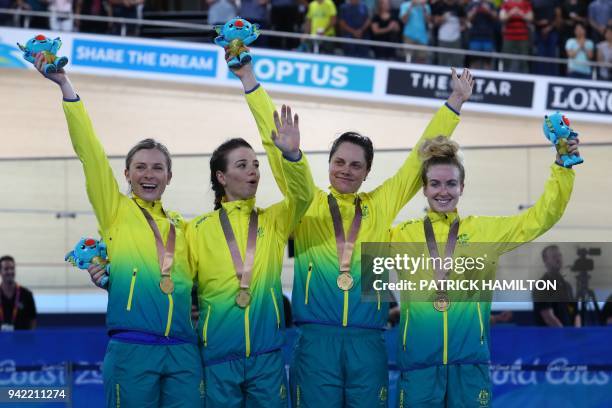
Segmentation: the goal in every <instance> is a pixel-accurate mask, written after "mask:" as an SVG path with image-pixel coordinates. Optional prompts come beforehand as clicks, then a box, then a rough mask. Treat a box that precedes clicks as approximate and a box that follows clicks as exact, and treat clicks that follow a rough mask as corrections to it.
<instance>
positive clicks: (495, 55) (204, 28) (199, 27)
mask: <svg viewBox="0 0 612 408" xmlns="http://www.w3.org/2000/svg"><path fill="white" fill-rule="evenodd" d="M0 14H11V15H14V16H24V17H50V16H52V15H61V13H51V12H44V11H31V10H20V9H3V8H0ZM64 15H65V16H67V17H72V18H74V19H75V20H84V21H98V22H108V23H113V24H120V25H121V29H120V34H119V35H121V36H125V35H126V33H127V29H126V27H127V26H128V25H137V26H139V27H142V26H152V27H167V28H181V29H189V30H194V31H201V32H202V33H205V34H211V32H213V26H211V25H209V24H194V23H179V22H173V21H157V20H147V19H138V18H137V19H131V18H122V17H102V16H92V15H85V14H64ZM26 28H28V27H26ZM261 33H262V34H264V35H266V36H269V37H280V38H293V39H298V40H300V41H310V42H312V43H313V52H314V53H316V54H318V53H319V52H320V48H321V47H320V44H321V43H324V42H331V43H340V44H353V45H363V46H369V47H381V48H393V49H396V50H408V51H426V52H430V53H435V54H441V53H444V54H459V55H464V56H472V57H481V58H491V59H495V60H498V61H503V60H515V61H528V62H542V63H551V64H567V63H568V62H569V61H570V60H568V59H565V58H551V57H540V56H535V55H519V54H508V53H503V52H484V51H472V50H466V49H457V48H446V47H438V46H431V45H415V44H402V43H391V42H384V41H373V40H357V39H353V38H342V37H329V36H321V35H311V34H304V33H291V32H284V31H272V30H261ZM502 64H503V62H502ZM581 64H584V65H590V66H592V67H600V68H612V63H606V62H596V61H585V62H581ZM594 71H596V70H594Z"/></svg>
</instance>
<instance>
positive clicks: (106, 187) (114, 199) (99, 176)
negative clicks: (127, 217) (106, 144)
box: [63, 100, 121, 231]
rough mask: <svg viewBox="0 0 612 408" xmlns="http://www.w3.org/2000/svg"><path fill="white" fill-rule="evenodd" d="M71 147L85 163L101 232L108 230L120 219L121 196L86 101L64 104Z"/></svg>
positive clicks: (87, 179)
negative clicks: (118, 211) (118, 216)
mask: <svg viewBox="0 0 612 408" xmlns="http://www.w3.org/2000/svg"><path fill="white" fill-rule="evenodd" d="M63 107H64V113H65V115H66V121H67V122H68V131H69V132H70V140H71V141H72V147H73V148H74V151H75V152H76V154H77V156H78V157H79V160H80V161H81V163H82V164H83V170H84V172H85V181H86V184H87V196H88V197H89V201H90V202H91V205H92V206H93V209H94V212H95V214H96V217H97V219H98V224H99V226H100V229H101V230H102V231H105V230H106V229H107V228H109V227H110V226H111V225H112V223H113V222H114V220H115V217H116V216H117V210H118V208H119V200H120V197H121V193H120V192H119V187H118V185H117V180H115V176H114V174H113V170H112V169H111V167H110V163H109V161H108V158H107V157H106V153H104V148H103V147H102V144H101V143H100V140H98V138H97V136H96V133H95V131H94V129H93V126H92V124H91V120H90V119H89V115H88V114H87V111H86V110H85V106H84V105H83V102H81V101H80V100H79V101H76V102H67V101H64V102H63Z"/></svg>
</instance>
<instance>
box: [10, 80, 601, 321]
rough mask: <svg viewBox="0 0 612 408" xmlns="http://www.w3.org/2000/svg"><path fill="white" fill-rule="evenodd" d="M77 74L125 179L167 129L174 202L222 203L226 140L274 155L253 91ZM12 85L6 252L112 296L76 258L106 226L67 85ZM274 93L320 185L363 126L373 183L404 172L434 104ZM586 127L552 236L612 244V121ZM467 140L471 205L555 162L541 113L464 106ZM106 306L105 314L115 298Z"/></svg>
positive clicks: (41, 271) (417, 213)
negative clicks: (212, 163)
mask: <svg viewBox="0 0 612 408" xmlns="http://www.w3.org/2000/svg"><path fill="white" fill-rule="evenodd" d="M71 79H72V81H73V83H74V85H75V88H76V89H77V91H78V93H79V94H80V96H81V97H82V99H83V101H84V102H85V104H86V106H87V108H88V111H89V113H90V115H91V117H92V120H93V123H94V127H95V129H96V131H97V133H98V136H99V137H100V139H101V140H102V143H103V145H104V147H105V149H106V151H107V153H108V154H109V155H112V156H116V158H115V159H113V160H111V164H112V166H113V169H114V170H115V172H116V175H117V178H118V180H119V185H120V188H121V189H122V190H124V189H125V184H124V183H122V176H121V174H122V170H123V159H122V158H123V157H124V155H125V154H126V152H127V151H128V150H129V148H130V147H131V146H132V145H133V144H134V143H135V142H136V141H138V140H140V139H142V138H145V137H154V138H156V139H159V140H161V141H162V142H164V143H166V144H167V145H168V147H169V149H170V151H171V152H172V153H173V155H174V156H175V157H174V176H175V177H174V179H173V182H172V184H171V186H169V188H168V190H167V192H166V194H165V196H164V202H165V203H166V205H167V206H168V207H169V208H173V209H176V210H178V211H180V212H182V213H183V214H185V215H186V217H187V218H190V217H193V216H194V215H196V214H199V213H203V212H206V211H210V210H211V209H212V193H211V191H210V188H209V186H208V177H209V173H208V168H207V167H208V156H207V155H209V154H210V153H211V152H212V150H213V149H214V148H215V147H216V146H217V145H218V144H220V143H221V142H222V141H224V140H225V139H227V138H230V137H237V136H241V137H244V138H246V139H247V140H249V141H250V142H251V143H252V144H253V146H254V148H255V150H256V151H262V148H261V145H260V143H259V136H258V134H257V129H256V126H255V123H254V121H253V119H252V118H251V114H250V112H249V110H248V108H247V106H246V103H245V102H244V97H243V95H242V91H241V89H240V88H232V89H227V88H219V87H213V86H206V87H205V86H201V85H187V84H176V83H170V82H154V81H145V80H132V79H120V78H112V77H95V76H85V75H71ZM0 90H1V92H0V94H1V95H2V96H3V97H2V98H0V120H1V121H2V122H1V123H2V131H1V132H0V140H1V141H2V149H0V191H1V193H0V197H1V198H0V252H2V253H10V254H12V255H14V256H15V257H16V258H17V260H18V279H19V281H20V282H22V283H23V284H24V285H26V286H30V287H33V288H34V289H35V293H37V294H38V295H42V294H45V293H49V294H56V295H60V294H76V295H77V296H78V295H79V294H81V293H83V292H87V291H93V292H95V293H97V294H99V295H101V294H100V293H99V292H98V291H95V289H93V290H92V286H91V284H90V283H89V281H88V279H87V276H86V274H84V273H78V272H75V271H74V270H73V268H72V267H69V266H67V265H66V264H65V263H64V262H63V256H64V254H65V253H66V252H67V251H68V250H69V249H71V247H72V245H74V243H75V242H76V241H77V240H78V239H79V238H81V237H82V236H85V235H90V236H91V235H95V233H96V223H95V219H94V217H93V216H91V206H90V204H89V202H88V201H87V197H86V195H85V186H84V180H83V176H82V171H81V169H80V164H79V163H78V161H77V160H75V155H74V152H73V150H72V146H71V144H70V141H69V137H68V134H67V127H66V124H65V120H64V115H63V112H62V108H61V93H60V91H59V89H57V86H55V85H54V84H52V83H51V82H49V81H46V80H45V79H44V78H41V77H40V75H39V74H38V73H36V72H33V71H25V70H15V71H14V70H1V71H0ZM272 96H273V98H274V100H275V102H276V104H277V106H280V104H282V103H288V104H291V106H292V107H293V108H294V110H295V111H296V112H298V113H299V114H300V127H301V131H302V141H303V148H304V150H305V151H306V152H308V153H309V154H308V157H309V160H310V163H311V168H312V172H313V176H314V178H315V182H316V183H317V184H318V185H319V186H320V187H322V188H325V187H327V184H328V183H327V155H326V153H325V152H326V151H328V149H329V146H330V142H331V141H332V140H333V139H334V138H335V137H336V136H337V135H339V134H340V133H341V132H343V131H345V130H357V131H360V132H362V133H363V134H366V135H368V136H370V137H371V138H372V139H373V142H374V145H375V148H376V149H378V152H377V153H376V155H375V158H374V165H373V170H372V172H371V174H370V176H369V177H368V180H367V181H366V182H365V183H364V186H363V189H364V190H366V191H367V190H369V189H372V188H374V187H375V186H377V185H378V184H380V183H381V182H382V181H383V180H384V179H386V178H387V177H389V176H390V175H391V174H393V173H394V172H395V170H396V169H397V168H398V167H399V166H400V165H401V163H402V162H403V160H404V158H405V157H406V154H407V149H408V148H411V147H412V146H413V145H414V143H415V142H416V141H417V139H418V137H419V136H420V134H421V132H422V130H423V129H424V128H425V126H426V125H427V123H428V121H429V119H430V118H431V116H432V115H433V113H434V110H433V109H419V108H415V107H409V106H400V105H391V104H381V103H363V102H358V101H346V100H340V99H328V98H322V97H310V96H309V97H307V96H300V97H296V96H294V95H288V94H282V93H277V92H275V93H272ZM440 104H442V102H440ZM569 116H570V119H571V115H569ZM572 125H573V127H574V128H575V129H576V130H578V131H579V132H580V134H581V141H582V143H583V146H582V148H581V151H582V153H583V156H585V158H586V163H585V164H584V165H582V166H580V167H579V168H578V169H577V178H576V186H575V188H574V195H573V199H572V201H571V202H570V205H569V206H568V208H567V210H566V213H565V215H564V217H563V219H562V220H561V221H560V223H559V224H558V225H557V226H555V227H554V228H553V229H552V230H551V231H549V232H548V233H547V234H546V235H545V236H543V237H542V239H541V240H542V241H568V242H571V241H574V242H580V241H583V242H588V241H590V242H602V241H609V240H610V236H612V235H611V234H612V220H611V219H610V217H609V203H610V202H612V179H611V178H610V177H609V173H610V168H611V166H610V159H609V158H610V156H611V155H612V132H611V131H610V130H611V129H610V125H604V124H592V123H584V122H574V123H572ZM454 136H455V138H456V140H457V141H458V142H459V143H460V144H461V145H462V146H464V147H466V149H465V151H464V155H465V161H466V170H467V183H466V193H465V195H464V197H463V198H462V201H461V211H462V213H463V214H482V215H510V214H516V213H517V212H518V210H519V208H520V207H521V206H529V205H532V204H533V203H534V202H535V200H537V197H538V196H539V195H540V193H541V192H542V189H543V186H544V182H545V180H546V178H547V177H548V173H549V172H548V167H549V166H550V163H551V162H552V160H553V159H552V157H553V152H552V150H551V149H552V148H551V147H549V146H547V141H546V140H545V139H544V137H543V136H542V131H541V120H540V119H536V118H522V117H511V116H504V115H488V114H477V113H474V112H470V111H469V110H467V109H464V113H463V115H462V120H461V123H460V125H459V126H458V128H457V130H456V132H455V135H454ZM502 146H503V147H502ZM526 146H533V147H526ZM261 172H262V176H261V177H262V182H261V183H260V186H259V192H258V205H260V206H262V207H265V206H267V205H269V204H271V203H273V202H276V201H278V200H280V199H281V196H280V193H279V192H278V190H277V188H276V186H275V185H274V183H273V182H272V177H271V174H270V171H269V168H268V167H267V165H266V164H265V160H264V164H263V166H262V169H261ZM424 207H425V201H424V199H423V197H422V195H421V194H420V193H419V194H417V196H416V198H415V199H414V200H412V201H411V202H410V203H409V204H408V205H407V206H406V207H405V208H404V209H403V210H402V212H401V213H400V214H399V216H398V217H397V220H398V221H400V220H405V219H408V218H414V217H421V216H422V214H423V209H424ZM62 211H65V212H68V213H70V212H75V211H76V212H77V215H76V216H75V218H71V217H67V218H56V216H55V214H56V213H60V212H62ZM572 252H573V250H572ZM606 255H610V256H611V257H612V254H604V257H602V262H603V261H604V259H603V258H606V262H607V264H612V261H610V262H608V261H607V258H608V256H606ZM568 261H569V260H568ZM291 282H292V268H291V261H287V263H286V264H285V273H284V274H283V284H284V287H285V288H286V289H290V288H291ZM41 299H42V298H41ZM71 299H72V298H71ZM88 299H89V298H88ZM37 301H38V299H37ZM100 301H101V302H105V299H101V300H100ZM66 302H67V303H66V304H67V306H66V309H71V307H70V302H71V300H66ZM88 303H89V300H88ZM77 308H78V307H77ZM93 309H94V310H99V309H100V310H104V305H103V304H102V303H101V304H99V305H98V306H93ZM62 310H63V309H62Z"/></svg>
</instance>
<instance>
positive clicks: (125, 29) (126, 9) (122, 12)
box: [110, 0, 144, 36]
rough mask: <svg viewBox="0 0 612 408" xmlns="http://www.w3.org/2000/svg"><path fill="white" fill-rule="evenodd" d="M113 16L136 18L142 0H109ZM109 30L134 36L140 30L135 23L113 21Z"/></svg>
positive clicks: (142, 2) (116, 33) (117, 33)
mask: <svg viewBox="0 0 612 408" xmlns="http://www.w3.org/2000/svg"><path fill="white" fill-rule="evenodd" d="M110 4H111V10H112V12H111V14H112V16H113V17H121V18H130V19H138V18H139V9H142V6H143V5H144V0H110ZM111 31H112V33H113V34H115V35H129V36H136V35H138V33H139V32H140V27H139V26H138V25H137V24H121V23H114V24H113V25H112V28H111Z"/></svg>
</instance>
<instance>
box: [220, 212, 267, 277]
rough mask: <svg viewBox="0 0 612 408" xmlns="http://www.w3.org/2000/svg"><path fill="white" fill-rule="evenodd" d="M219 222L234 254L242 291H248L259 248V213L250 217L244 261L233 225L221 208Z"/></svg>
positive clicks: (252, 213) (233, 259) (233, 257)
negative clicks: (257, 248) (256, 251)
mask: <svg viewBox="0 0 612 408" xmlns="http://www.w3.org/2000/svg"><path fill="white" fill-rule="evenodd" d="M219 220H220V221H221V228H223V234H224V235H225V241H226V242H227V246H228V247H229V250H230V253H231V254H232V261H233V263H234V269H235V270H236V277H237V278H238V280H239V281H240V289H248V288H249V286H251V275H252V272H253V261H254V260H255V249H256V247H257V223H258V219H257V211H255V209H253V211H251V215H250V216H249V233H248V237H247V246H246V250H245V253H244V261H243V260H242V256H241V255H240V249H239V248H238V243H237V242H236V236H235V235H234V230H232V225H231V224H230V221H229V218H228V217H227V211H225V208H223V207H221V210H219Z"/></svg>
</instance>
